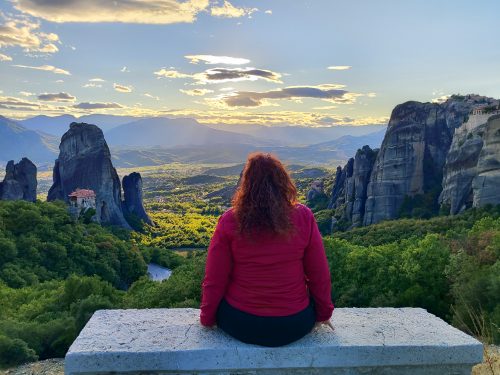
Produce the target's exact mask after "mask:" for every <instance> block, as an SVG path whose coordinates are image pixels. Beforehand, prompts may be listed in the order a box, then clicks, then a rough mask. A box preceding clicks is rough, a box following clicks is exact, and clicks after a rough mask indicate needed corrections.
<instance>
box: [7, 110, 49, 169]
mask: <svg viewBox="0 0 500 375" xmlns="http://www.w3.org/2000/svg"><path fill="white" fill-rule="evenodd" d="M58 145H59V139H58V138H57V137H54V136H51V135H48V134H44V133H41V132H37V131H34V130H29V129H26V128H25V127H24V126H22V125H20V124H19V123H17V122H15V121H12V120H9V119H8V118H6V117H3V116H0V163H2V164H6V162H7V161H9V160H15V161H18V160H20V159H21V158H23V157H27V158H29V159H30V160H33V161H35V162H38V163H49V162H53V161H54V159H55V158H56V157H57V147H58Z"/></svg>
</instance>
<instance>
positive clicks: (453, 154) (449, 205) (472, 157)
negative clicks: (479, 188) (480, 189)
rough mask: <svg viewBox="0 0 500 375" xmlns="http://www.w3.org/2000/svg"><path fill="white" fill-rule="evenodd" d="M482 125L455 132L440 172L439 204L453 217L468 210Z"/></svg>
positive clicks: (480, 143) (482, 132) (481, 140)
mask: <svg viewBox="0 0 500 375" xmlns="http://www.w3.org/2000/svg"><path fill="white" fill-rule="evenodd" d="M485 128H486V124H482V125H480V126H478V127H476V128H475V129H474V130H471V131H470V132H467V131H460V129H461V127H460V128H459V129H457V131H456V132H455V135H454V137H453V142H452V144H451V147H450V150H449V152H448V156H447V157H446V163H445V166H444V169H443V191H442V192H441V195H440V196H439V204H440V205H441V207H442V208H443V210H444V211H446V212H449V213H450V214H451V215H455V214H457V213H459V212H461V211H463V210H464V209H466V208H469V207H472V204H473V193H472V181H473V179H474V177H475V176H476V175H477V162H478V159H479V154H480V153H481V150H482V148H483V138H482V136H483V134H484V131H485Z"/></svg>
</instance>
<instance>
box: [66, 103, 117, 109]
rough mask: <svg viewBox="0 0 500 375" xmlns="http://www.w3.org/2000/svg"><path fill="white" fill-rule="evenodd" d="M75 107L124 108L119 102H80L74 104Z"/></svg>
mask: <svg viewBox="0 0 500 375" xmlns="http://www.w3.org/2000/svg"><path fill="white" fill-rule="evenodd" d="M73 108H79V109H112V108H123V106H122V105H121V104H118V103H89V102H85V103H78V104H75V105H74V106H73Z"/></svg>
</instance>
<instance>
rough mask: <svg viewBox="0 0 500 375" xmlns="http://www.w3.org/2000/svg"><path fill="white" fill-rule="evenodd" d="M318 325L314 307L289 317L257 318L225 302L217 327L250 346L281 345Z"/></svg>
mask: <svg viewBox="0 0 500 375" xmlns="http://www.w3.org/2000/svg"><path fill="white" fill-rule="evenodd" d="M315 322H316V314H315V312H314V305H313V303H312V301H311V303H309V306H307V307H306V308H305V309H304V310H302V311H299V312H298V313H296V314H293V315H288V316H257V315H253V314H248V313H246V312H243V311H241V310H238V309H236V308H234V307H233V306H231V305H230V304H229V303H227V301H226V300H225V299H223V300H222V302H221V303H220V305H219V308H218V310H217V326H218V327H219V328H220V329H222V330H223V331H224V332H226V333H227V334H229V335H231V336H233V337H234V338H236V339H238V340H240V341H243V342H246V343H248V344H256V345H262V346H282V345H286V344H289V343H291V342H293V341H296V340H298V339H300V338H302V337H304V336H305V335H307V334H308V333H309V332H311V330H312V328H313V327H314V323H315Z"/></svg>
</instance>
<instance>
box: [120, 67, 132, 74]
mask: <svg viewBox="0 0 500 375" xmlns="http://www.w3.org/2000/svg"><path fill="white" fill-rule="evenodd" d="M120 72H122V73H130V70H129V68H127V67H126V66H124V67H123V68H121V69H120Z"/></svg>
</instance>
